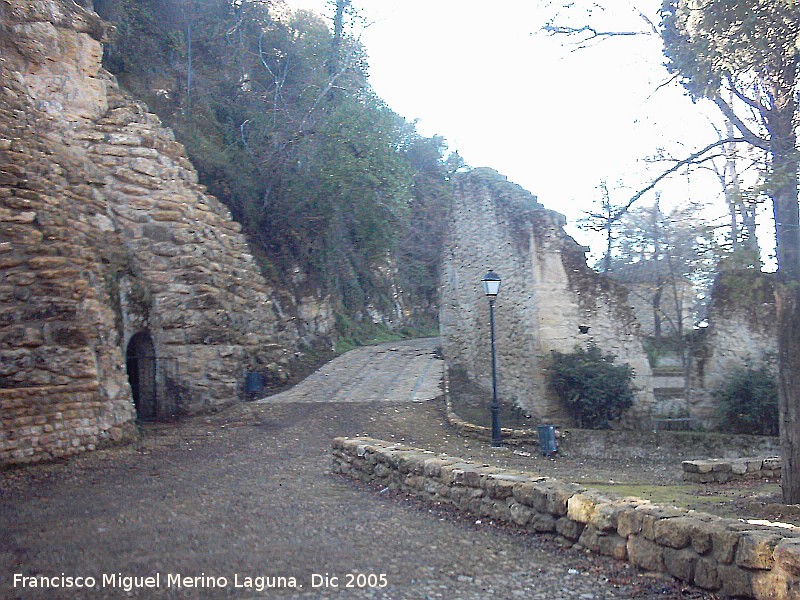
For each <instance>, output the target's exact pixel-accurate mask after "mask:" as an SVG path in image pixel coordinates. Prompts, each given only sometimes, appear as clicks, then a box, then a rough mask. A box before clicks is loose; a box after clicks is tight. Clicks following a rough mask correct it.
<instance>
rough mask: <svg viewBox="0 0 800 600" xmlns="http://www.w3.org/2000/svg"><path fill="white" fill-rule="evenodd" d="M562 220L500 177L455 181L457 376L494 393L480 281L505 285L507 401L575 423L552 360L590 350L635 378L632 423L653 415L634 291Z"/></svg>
mask: <svg viewBox="0 0 800 600" xmlns="http://www.w3.org/2000/svg"><path fill="white" fill-rule="evenodd" d="M564 223H565V218H564V217H563V215H560V214H559V213H556V212H554V211H551V210H547V209H545V208H544V207H543V206H542V205H541V204H539V202H538V201H537V199H536V197H535V196H533V195H532V194H531V193H530V192H528V191H526V190H524V189H523V188H521V187H520V186H518V185H516V184H514V183H511V182H509V181H508V180H507V179H506V178H505V177H503V176H502V175H500V174H499V173H497V172H495V171H493V170H491V169H475V170H473V171H470V172H468V173H463V174H460V175H457V176H456V180H455V193H454V199H453V207H452V211H451V217H450V224H449V229H448V237H447V241H446V243H445V250H444V257H443V269H442V301H441V310H440V326H441V335H442V345H443V351H444V355H445V359H446V360H447V362H448V364H449V366H451V367H453V366H457V367H461V368H463V369H465V370H466V372H467V374H468V375H469V376H470V378H471V379H473V380H474V381H476V382H477V383H479V384H481V385H483V386H484V387H486V388H487V389H489V385H490V377H491V371H490V362H489V360H490V355H489V348H488V331H487V330H488V326H489V325H488V323H489V317H488V310H489V309H488V302H487V301H486V298H485V297H484V295H483V292H482V290H481V284H480V279H481V277H482V276H483V275H484V273H486V271H487V270H488V269H490V268H491V269H494V270H495V271H496V272H497V273H499V274H500V275H501V276H502V278H503V284H502V289H501V292H500V295H499V296H498V298H497V310H496V317H497V349H498V379H499V382H500V394H501V396H503V397H504V398H505V399H507V400H509V401H511V402H513V403H515V404H516V405H518V406H520V407H521V408H523V409H524V410H526V411H527V412H529V413H530V414H531V415H532V416H533V417H534V418H535V419H536V420H538V421H539V422H556V423H569V416H568V415H567V414H566V413H565V411H564V408H563V407H562V406H561V405H560V403H559V401H558V399H557V398H556V397H555V396H554V394H553V392H552V391H551V390H550V389H549V387H548V385H547V374H546V371H545V369H546V366H547V361H548V356H549V353H550V351H551V350H558V351H560V352H570V351H572V350H573V349H574V347H575V346H576V345H582V346H583V345H585V344H587V343H588V342H590V341H593V342H595V343H597V345H598V346H599V347H600V348H601V349H602V350H603V351H604V352H610V353H612V354H614V355H616V356H618V357H619V359H618V360H619V362H627V363H629V364H630V365H631V366H632V367H633V368H634V370H635V372H636V377H635V382H634V383H635V385H636V387H637V388H638V390H639V391H638V392H637V402H636V405H635V406H634V407H633V409H632V410H631V411H629V416H628V423H629V424H631V425H637V424H639V423H641V422H643V421H644V420H645V418H646V417H647V416H648V415H650V413H651V411H652V406H653V391H652V384H651V381H650V379H651V370H650V365H649V363H648V361H647V357H646V355H645V352H644V349H643V347H642V344H641V340H640V338H639V335H638V329H639V325H638V323H637V321H636V318H635V316H634V313H633V310H632V308H631V306H630V304H629V302H628V296H627V295H628V292H627V290H626V289H625V288H624V287H623V286H621V285H619V284H616V283H615V282H614V281H612V280H610V279H608V278H605V277H603V276H602V275H600V274H598V273H595V272H594V271H592V270H591V269H590V268H589V267H588V266H587V265H586V258H585V252H586V250H587V248H585V247H582V246H579V245H578V244H577V243H576V242H575V240H573V239H572V238H571V237H569V236H568V235H567V234H566V233H565V232H564V229H563V226H564Z"/></svg>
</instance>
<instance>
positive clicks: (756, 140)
mask: <svg viewBox="0 0 800 600" xmlns="http://www.w3.org/2000/svg"><path fill="white" fill-rule="evenodd" d="M734 93H736V91H735V90H734ZM737 96H738V94H737ZM713 100H714V104H716V105H717V107H718V108H719V109H720V111H722V114H723V115H725V118H726V119H728V120H729V121H730V122H731V123H733V124H734V125H735V126H736V129H738V130H739V132H740V133H741V134H742V135H743V136H744V140H745V141H746V142H747V143H748V144H750V145H752V146H755V147H756V148H761V149H762V150H769V142H768V141H767V140H765V139H764V138H762V137H761V136H759V135H757V134H756V133H754V132H753V131H752V130H751V129H750V128H749V127H748V126H747V124H746V123H745V122H744V121H742V119H741V118H740V117H739V115H737V114H736V112H734V110H733V108H732V107H731V105H730V104H728V103H727V102H726V101H725V99H724V98H722V97H721V96H719V95H717V96H715V97H714V99H713Z"/></svg>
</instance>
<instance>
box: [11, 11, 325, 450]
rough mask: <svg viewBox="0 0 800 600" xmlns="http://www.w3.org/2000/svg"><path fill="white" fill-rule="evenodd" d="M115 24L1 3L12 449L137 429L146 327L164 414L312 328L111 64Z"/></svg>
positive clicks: (216, 399) (279, 357)
mask: <svg viewBox="0 0 800 600" xmlns="http://www.w3.org/2000/svg"><path fill="white" fill-rule="evenodd" d="M105 28H106V25H105V24H104V23H103V22H102V21H101V20H100V19H99V18H98V17H97V16H96V15H95V14H94V13H92V12H89V11H86V10H84V9H82V8H80V7H79V6H77V5H75V4H74V3H72V2H69V1H66V0H46V1H41V0H37V1H34V0H0V33H1V34H2V35H0V71H2V73H0V76H2V80H3V86H2V88H0V267H2V271H1V272H0V411H1V412H0V415H1V419H0V421H1V422H2V429H0V463H15V462H16V463H18V462H30V461H36V460H42V459H48V458H52V457H59V456H64V455H68V454H73V453H76V452H80V451H83V450H91V449H94V448H95V447H96V446H97V445H98V444H100V443H103V442H104V441H107V440H121V439H123V438H125V437H126V436H129V435H131V433H132V432H133V430H134V426H133V423H134V419H135V417H136V412H135V408H134V404H133V403H132V389H131V385H130V384H129V381H128V374H127V370H126V348H127V347H128V343H129V342H130V340H131V339H132V338H133V336H134V335H136V334H139V333H142V334H146V335H148V336H149V340H148V342H152V351H153V353H154V354H155V356H156V357H157V359H156V363H155V364H156V365H157V366H156V369H155V371H156V374H155V379H154V383H155V385H156V386H160V387H161V388H162V389H161V391H159V392H158V395H157V397H156V400H155V401H156V402H158V403H159V404H158V406H157V407H156V411H157V413H158V414H157V415H155V416H160V417H163V416H169V415H171V414H173V413H178V412H194V411H198V410H202V409H207V408H209V407H213V406H215V405H218V404H224V403H228V402H232V401H234V400H236V399H239V398H241V397H242V386H243V380H244V375H245V373H246V372H248V371H258V372H261V373H266V374H267V375H269V376H274V377H275V378H278V379H280V378H281V377H284V376H285V374H286V368H287V365H288V363H289V360H290V358H291V354H292V352H290V349H291V348H295V347H297V342H298V340H299V336H300V335H301V334H300V333H299V330H298V327H297V325H296V323H297V319H296V315H291V314H288V313H289V309H288V308H286V306H285V305H286V304H288V302H284V306H283V307H281V306H278V305H277V302H273V300H272V297H273V295H274V290H271V289H270V288H269V287H268V286H267V284H266V283H265V281H264V279H263V277H262V276H261V274H260V272H259V270H258V269H257V268H256V266H255V264H254V260H253V257H252V255H251V254H250V252H249V250H248V247H247V244H246V242H245V239H244V237H243V235H242V234H241V232H240V226H239V225H238V224H237V223H235V222H234V221H233V220H232V219H231V217H230V214H229V212H228V210H227V209H226V208H225V207H224V206H223V205H222V204H221V203H220V202H219V201H217V200H216V199H215V198H213V197H211V196H209V195H208V194H207V193H205V190H204V188H203V186H201V185H199V184H198V181H197V173H196V172H195V170H194V169H193V167H192V165H191V164H190V163H189V161H188V159H187V157H186V154H185V152H184V149H183V147H182V146H181V145H180V144H179V143H177V142H176V141H175V140H174V138H173V135H172V132H171V131H170V130H168V129H166V128H164V127H163V126H162V125H161V124H160V122H159V120H158V118H157V117H156V116H154V115H153V114H150V113H149V112H148V111H147V108H146V107H145V106H143V105H142V104H140V103H137V102H135V101H133V100H131V99H130V98H129V97H127V96H125V95H124V94H123V93H121V91H120V90H119V89H118V87H117V85H116V83H115V80H114V79H113V77H112V76H111V75H109V74H108V73H107V72H105V71H104V70H103V69H102V67H101V57H102V44H101V43H102V41H103V39H104V36H105V34H106V29H105ZM276 297H277V296H276ZM295 309H296V312H297V313H299V314H301V315H302V314H303V313H304V312H307V313H309V314H308V315H306V316H308V317H309V320H308V323H305V324H304V325H305V326H306V328H307V329H308V328H309V327H316V328H318V330H321V331H323V332H324V331H325V330H326V329H327V328H329V327H330V324H331V322H332V318H331V316H330V315H329V314H328V312H327V311H326V310H325V308H324V306H319V305H317V306H316V307H315V306H310V305H306V306H302V305H301V306H300V307H295ZM326 315H327V316H326ZM165 389H166V391H168V392H169V394H167V393H166V392H165Z"/></svg>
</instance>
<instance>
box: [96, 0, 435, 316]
mask: <svg viewBox="0 0 800 600" xmlns="http://www.w3.org/2000/svg"><path fill="white" fill-rule="evenodd" d="M332 8H334V9H337V10H336V13H335V15H336V16H335V17H334V19H333V20H334V23H333V25H334V27H333V30H331V28H330V27H329V25H328V22H327V21H326V19H324V18H323V17H320V16H319V15H316V14H315V13H312V12H309V11H304V10H299V11H292V10H290V9H289V8H288V7H287V6H286V4H285V3H284V2H282V1H281V0H95V9H96V10H97V11H98V13H99V14H100V15H101V16H102V17H104V18H105V19H107V20H110V21H112V22H113V23H114V24H115V25H116V28H117V33H116V37H115V39H114V40H113V41H112V43H111V44H110V45H109V46H108V47H107V48H106V56H105V64H106V65H107V67H108V68H109V69H110V70H111V71H112V72H114V73H115V74H116V75H117V76H118V78H119V80H120V82H121V83H122V84H123V85H124V86H125V87H127V88H128V89H129V90H131V91H132V92H133V93H134V94H135V95H136V96H138V97H140V98H142V99H143V100H145V101H146V102H147V103H148V105H149V106H150V107H151V109H153V110H154V111H155V112H157V113H158V114H159V116H160V117H161V118H162V120H164V122H165V123H166V124H167V125H169V126H171V127H172V128H173V129H174V130H175V132H176V135H177V136H178V138H179V139H180V141H182V142H183V143H184V144H185V146H186V148H187V151H188V153H189V155H190V158H191V159H192V161H193V162H194V164H195V166H196V167H197V169H198V171H199V174H200V178H201V181H202V182H203V183H204V184H205V185H207V186H208V188H209V191H210V192H211V193H213V194H214V195H216V196H217V197H219V198H220V199H221V200H222V201H223V202H225V203H226V204H227V205H228V206H229V207H230V208H231V211H232V212H233V214H234V217H235V218H237V219H238V220H239V221H241V222H242V224H243V225H244V229H245V232H246V233H247V234H248V236H249V237H250V240H251V242H252V243H253V245H254V247H255V250H256V252H257V253H258V254H261V255H262V256H261V257H260V258H261V263H262V264H263V265H271V266H272V268H273V270H281V269H289V268H292V269H293V268H295V267H300V268H301V269H302V270H303V271H306V272H307V273H308V275H310V278H308V279H307V280H306V281H308V282H309V283H310V284H313V285H314V286H315V287H316V288H317V289H319V290H320V291H322V293H323V294H326V295H329V296H330V297H331V298H332V299H333V300H334V301H335V302H337V303H338V304H339V306H340V307H341V309H342V310H344V311H346V312H347V313H348V315H349V317H348V318H347V319H341V320H340V322H341V323H348V322H353V319H355V320H356V321H357V320H358V319H359V318H361V316H363V315H364V314H365V311H366V310H367V309H368V307H371V308H378V309H379V310H382V311H383V313H384V314H386V313H387V312H389V311H395V312H396V308H397V306H396V305H397V298H396V297H395V292H394V291H392V289H391V287H392V286H391V282H390V281H389V279H390V277H389V271H394V272H395V274H397V273H396V271H397V270H398V269H399V276H400V277H399V278H400V280H401V281H403V282H410V281H412V280H414V281H423V283H422V284H421V287H420V286H419V285H417V287H416V288H414V287H413V286H411V288H409V289H407V291H408V293H409V295H410V296H411V297H408V296H407V297H406V302H407V303H408V304H412V303H414V302H415V301H416V298H421V299H422V300H421V301H422V304H423V305H426V306H429V308H430V309H431V310H430V311H429V312H430V313H431V314H434V313H435V311H434V310H433V306H432V305H431V299H432V298H433V297H434V296H435V286H436V281H437V278H438V277H437V274H436V272H435V269H436V267H433V266H432V261H431V253H432V252H438V246H437V245H440V244H441V231H440V227H441V223H442V220H441V215H442V213H443V211H444V210H446V206H447V204H448V200H449V177H448V166H447V161H448V159H449V156H448V154H447V151H446V148H447V147H446V143H445V142H444V140H443V139H441V138H433V139H430V140H429V139H426V138H423V137H422V136H420V135H419V134H418V133H417V132H416V130H415V128H414V126H413V125H412V124H409V123H407V122H406V121H405V120H404V119H403V118H401V117H400V116H398V115H397V114H395V113H394V112H393V111H392V110H391V109H390V108H389V107H388V106H386V104H385V103H384V102H383V101H382V100H381V99H380V98H378V97H377V96H376V95H375V93H374V92H373V90H372V88H371V86H370V84H369V80H368V62H367V57H366V52H365V51H364V48H363V47H362V46H361V44H360V43H359V41H358V39H357V37H356V36H355V33H354V32H353V30H352V27H348V24H352V23H354V22H355V21H356V20H357V14H356V13H355V11H354V10H353V9H352V7H351V6H350V3H349V2H347V1H346V0H339V1H338V2H336V3H334V5H333V6H332ZM338 9H341V10H338ZM428 216H431V217H432V216H436V217H437V218H436V219H431V220H427V219H425V220H422V219H421V218H420V217H428ZM421 239H425V240H427V241H428V242H427V244H426V245H425V247H424V248H420V249H417V248H414V247H411V246H409V245H413V244H415V243H416V242H418V241H419V240H421ZM423 250H424V251H423ZM398 259H402V260H401V261H400V262H398ZM419 272H424V273H425V275H426V276H427V279H425V280H423V279H421V278H419V277H417V276H416V274H417V273H419ZM360 315H361V316H360Z"/></svg>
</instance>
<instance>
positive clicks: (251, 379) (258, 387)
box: [244, 373, 264, 400]
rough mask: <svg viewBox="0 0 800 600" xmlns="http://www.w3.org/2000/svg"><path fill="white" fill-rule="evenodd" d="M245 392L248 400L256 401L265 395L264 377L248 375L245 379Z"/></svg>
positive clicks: (256, 374) (258, 374) (257, 374)
mask: <svg viewBox="0 0 800 600" xmlns="http://www.w3.org/2000/svg"><path fill="white" fill-rule="evenodd" d="M244 391H245V395H246V397H247V399H248V400H256V399H258V398H259V397H260V396H262V395H263V394H264V376H263V375H262V374H261V373H248V374H247V375H246V376H245V378H244Z"/></svg>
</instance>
